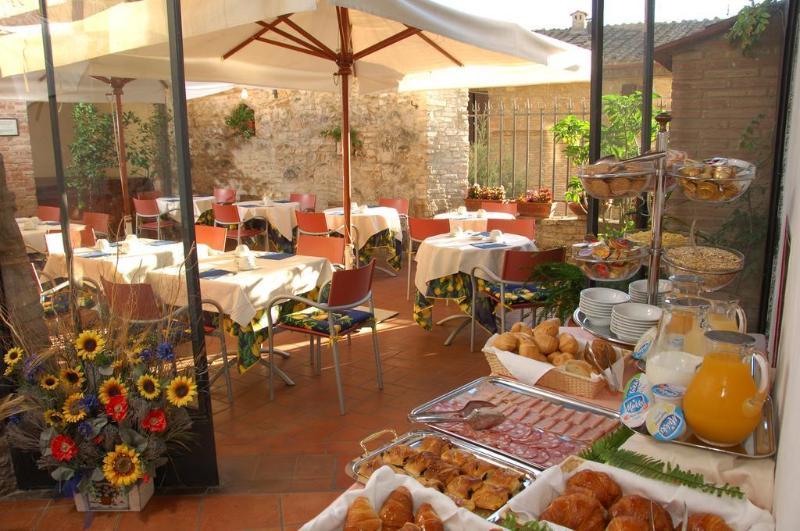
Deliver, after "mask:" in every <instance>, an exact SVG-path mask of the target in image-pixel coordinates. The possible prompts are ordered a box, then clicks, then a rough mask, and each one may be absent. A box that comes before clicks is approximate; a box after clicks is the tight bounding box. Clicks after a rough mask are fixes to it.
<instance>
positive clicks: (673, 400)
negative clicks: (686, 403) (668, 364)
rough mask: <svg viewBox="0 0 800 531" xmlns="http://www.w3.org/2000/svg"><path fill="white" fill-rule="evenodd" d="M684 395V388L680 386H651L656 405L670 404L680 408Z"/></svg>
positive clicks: (665, 384)
mask: <svg viewBox="0 0 800 531" xmlns="http://www.w3.org/2000/svg"><path fill="white" fill-rule="evenodd" d="M685 394H686V388H685V387H683V386H682V385H674V384H668V383H664V384H658V385H654V386H653V400H655V403H656V404H661V403H665V404H672V405H675V406H680V405H681V403H683V395H685Z"/></svg>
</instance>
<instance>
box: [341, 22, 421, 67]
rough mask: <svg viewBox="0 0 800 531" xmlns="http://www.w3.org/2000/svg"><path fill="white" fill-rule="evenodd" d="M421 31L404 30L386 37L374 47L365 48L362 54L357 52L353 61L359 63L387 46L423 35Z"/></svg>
mask: <svg viewBox="0 0 800 531" xmlns="http://www.w3.org/2000/svg"><path fill="white" fill-rule="evenodd" d="M421 31H422V30H418V29H417V28H408V29H404V30H403V31H400V32H398V33H395V34H394V35H392V36H391V37H386V38H385V39H383V40H382V41H380V42H376V43H375V44H373V45H372V46H368V47H366V48H364V49H363V50H361V51H360V52H357V53H355V54H353V60H354V61H358V60H359V59H363V58H364V57H366V56H368V55H369V54H372V53H375V52H377V51H380V50H383V49H384V48H386V47H387V46H391V45H392V44H395V43H398V42H400V41H402V40H403V39H407V38H409V37H411V36H412V35H417V34H419V33H421Z"/></svg>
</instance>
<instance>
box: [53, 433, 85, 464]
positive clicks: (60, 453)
mask: <svg viewBox="0 0 800 531" xmlns="http://www.w3.org/2000/svg"><path fill="white" fill-rule="evenodd" d="M50 451H51V452H53V457H55V458H56V461H71V460H72V458H73V457H75V456H76V455H78V446H77V445H76V444H75V441H73V440H72V439H71V438H69V437H68V436H66V435H56V436H55V437H53V439H52V440H51V441H50Z"/></svg>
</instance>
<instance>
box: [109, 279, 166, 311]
mask: <svg viewBox="0 0 800 531" xmlns="http://www.w3.org/2000/svg"><path fill="white" fill-rule="evenodd" d="M101 281H102V283H103V292H104V293H105V296H106V299H107V300H108V310H109V312H110V313H111V316H112V317H119V318H121V319H122V320H124V321H128V320H134V321H156V320H158V319H161V310H160V309H159V307H158V303H157V302H156V295H155V293H153V288H152V287H151V286H150V284H118V283H116V282H111V281H109V280H106V279H105V278H103V279H101Z"/></svg>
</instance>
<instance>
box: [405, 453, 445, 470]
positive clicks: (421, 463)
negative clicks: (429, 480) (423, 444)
mask: <svg viewBox="0 0 800 531" xmlns="http://www.w3.org/2000/svg"><path fill="white" fill-rule="evenodd" d="M438 460H439V456H438V455H437V454H435V453H433V452H420V453H418V454H417V455H414V456H411V457H410V458H409V459H408V461H406V464H405V466H404V467H403V468H404V469H405V471H406V472H408V473H409V474H411V475H412V476H421V475H422V473H423V472H425V470H427V469H428V467H429V466H430V465H431V463H433V462H434V461H438Z"/></svg>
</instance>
